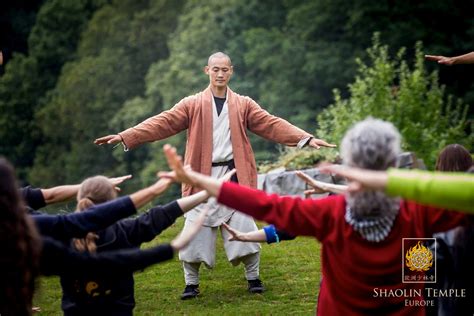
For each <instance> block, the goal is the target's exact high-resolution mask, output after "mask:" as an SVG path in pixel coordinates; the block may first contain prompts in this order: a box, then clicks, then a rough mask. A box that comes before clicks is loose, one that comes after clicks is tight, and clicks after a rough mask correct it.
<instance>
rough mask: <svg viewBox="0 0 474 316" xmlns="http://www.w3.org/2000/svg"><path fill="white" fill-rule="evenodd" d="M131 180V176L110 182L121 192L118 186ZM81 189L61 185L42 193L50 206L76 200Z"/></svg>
mask: <svg viewBox="0 0 474 316" xmlns="http://www.w3.org/2000/svg"><path fill="white" fill-rule="evenodd" d="M130 178H132V175H131V174H129V175H126V176H122V177H115V178H109V181H110V183H112V184H113V185H114V186H115V189H116V190H117V191H120V188H119V187H118V185H120V184H121V183H122V182H124V181H125V180H128V179H130ZM80 187H81V185H80V184H72V185H60V186H57V187H53V188H49V189H41V193H42V194H43V197H44V200H45V202H46V204H48V205H49V204H54V203H59V202H63V201H67V200H70V199H72V198H74V197H75V196H76V195H77V192H78V191H79V188H80Z"/></svg>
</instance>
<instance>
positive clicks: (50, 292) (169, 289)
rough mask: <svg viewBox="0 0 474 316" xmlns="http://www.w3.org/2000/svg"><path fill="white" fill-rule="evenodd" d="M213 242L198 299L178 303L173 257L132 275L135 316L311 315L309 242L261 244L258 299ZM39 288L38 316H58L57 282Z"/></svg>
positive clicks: (313, 288) (312, 248)
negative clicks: (213, 254)
mask: <svg viewBox="0 0 474 316" xmlns="http://www.w3.org/2000/svg"><path fill="white" fill-rule="evenodd" d="M182 226H183V219H182V218H180V219H179V220H178V221H177V223H176V224H175V225H173V226H172V227H170V228H169V229H168V230H166V231H165V232H163V234H162V235H160V236H159V237H157V238H155V240H154V241H153V242H151V243H148V244H146V245H144V247H149V246H150V245H153V244H157V243H163V242H168V241H170V240H171V239H172V238H173V237H174V236H175V235H176V234H177V233H178V232H179V231H180V229H181V227H182ZM259 226H261V225H259ZM217 242H218V251H217V265H216V267H215V268H214V269H213V270H208V269H206V268H204V267H201V281H200V290H201V296H200V297H199V298H197V299H195V300H188V301H181V300H180V299H179V296H180V294H181V292H182V290H183V289H184V279H183V271H182V268H181V264H180V262H179V260H178V258H177V256H176V257H175V258H174V259H173V260H172V261H170V262H167V263H164V264H157V265H154V266H152V267H150V268H148V269H146V270H145V271H143V272H137V273H135V300H136V301H137V305H136V307H135V315H314V311H315V306H316V300H317V295H318V292H319V282H320V280H321V269H320V263H321V262H320V251H319V250H320V245H319V244H318V243H317V242H316V241H315V240H314V239H310V238H302V237H298V238H297V239H296V240H294V241H287V242H282V243H280V244H272V245H267V244H262V252H261V263H260V276H261V279H262V280H263V281H264V284H265V287H266V288H267V290H266V292H265V293H264V294H262V295H260V294H249V293H248V292H247V282H246V280H245V277H244V270H243V266H242V265H240V266H238V267H233V266H232V265H231V264H230V263H229V262H228V261H227V258H226V256H225V253H224V250H223V247H222V240H221V239H220V238H219V239H218V241H217ZM38 283H39V284H38V290H37V294H36V297H35V300H34V306H39V307H41V310H42V311H41V313H39V314H37V315H61V314H62V312H61V288H60V286H59V280H58V278H57V277H48V278H41V279H40V281H39V282H38Z"/></svg>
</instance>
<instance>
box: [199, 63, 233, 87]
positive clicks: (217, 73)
mask: <svg viewBox="0 0 474 316" xmlns="http://www.w3.org/2000/svg"><path fill="white" fill-rule="evenodd" d="M204 72H205V73H206V74H207V75H208V76H209V82H210V83H211V86H213V87H215V88H224V87H226V86H227V84H228V83H229V80H230V77H231V76H232V72H233V68H232V65H231V63H230V60H229V59H228V58H226V57H214V58H212V59H211V60H210V61H209V64H208V65H207V66H206V67H205V68H204Z"/></svg>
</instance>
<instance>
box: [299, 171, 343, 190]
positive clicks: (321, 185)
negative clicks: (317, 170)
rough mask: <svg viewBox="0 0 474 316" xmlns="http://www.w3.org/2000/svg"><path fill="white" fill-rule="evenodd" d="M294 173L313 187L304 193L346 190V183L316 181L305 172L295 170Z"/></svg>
mask: <svg viewBox="0 0 474 316" xmlns="http://www.w3.org/2000/svg"><path fill="white" fill-rule="evenodd" d="M296 175H297V176H298V177H299V178H300V179H302V180H303V181H304V182H306V183H307V184H308V185H310V186H311V187H313V189H312V190H307V191H305V194H321V193H326V192H332V193H336V194H341V193H344V192H346V191H347V185H341V184H333V183H326V182H322V181H318V180H315V179H313V178H311V177H310V176H308V175H307V174H306V173H304V172H301V171H296Z"/></svg>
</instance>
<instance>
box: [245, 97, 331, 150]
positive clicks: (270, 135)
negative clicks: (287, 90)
mask: <svg viewBox="0 0 474 316" xmlns="http://www.w3.org/2000/svg"><path fill="white" fill-rule="evenodd" d="M248 102H249V103H248V106H249V110H248V115H247V120H248V127H249V129H250V130H251V131H252V132H253V133H255V134H257V135H259V136H261V137H264V138H266V139H269V140H272V141H275V142H277V143H280V144H284V145H287V146H298V147H300V146H301V143H300V141H302V140H304V139H308V138H311V139H310V141H309V143H307V145H308V146H310V147H313V148H316V149H319V148H320V147H336V145H334V144H329V143H327V142H326V141H324V140H322V139H317V138H314V137H313V136H312V135H311V134H309V133H307V132H305V131H303V130H302V129H300V128H298V127H296V126H294V125H293V124H291V123H289V122H288V121H286V120H284V119H282V118H280V117H277V116H274V115H271V114H270V113H268V112H267V111H265V110H264V109H262V108H261V107H260V106H259V105H258V104H257V103H256V102H255V101H253V100H252V99H249V100H248Z"/></svg>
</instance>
